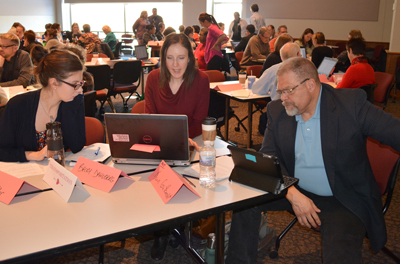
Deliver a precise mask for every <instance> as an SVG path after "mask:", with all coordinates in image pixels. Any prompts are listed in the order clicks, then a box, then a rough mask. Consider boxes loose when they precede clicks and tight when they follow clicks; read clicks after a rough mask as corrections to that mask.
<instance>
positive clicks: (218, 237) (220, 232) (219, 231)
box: [215, 213, 225, 264]
mask: <svg viewBox="0 0 400 264" xmlns="http://www.w3.org/2000/svg"><path fill="white" fill-rule="evenodd" d="M216 221H217V223H216V224H217V225H216V230H215V242H216V243H217V245H216V249H215V263H217V264H224V249H225V213H221V214H218V215H217V216H216Z"/></svg>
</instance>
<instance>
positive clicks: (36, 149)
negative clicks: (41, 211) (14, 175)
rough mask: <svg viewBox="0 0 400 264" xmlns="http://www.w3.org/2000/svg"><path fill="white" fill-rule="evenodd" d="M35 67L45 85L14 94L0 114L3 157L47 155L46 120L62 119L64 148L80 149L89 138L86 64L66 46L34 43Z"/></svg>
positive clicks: (0, 157) (40, 157)
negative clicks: (49, 48) (46, 47)
mask: <svg viewBox="0 0 400 264" xmlns="http://www.w3.org/2000/svg"><path fill="white" fill-rule="evenodd" d="M31 55H32V57H33V58H34V59H35V60H37V61H39V62H38V64H37V66H36V67H35V68H34V74H35V75H36V79H37V80H38V82H39V83H40V84H41V85H42V87H43V88H42V89H40V90H37V91H33V92H27V93H24V94H20V95H17V96H15V97H13V98H12V99H11V100H10V101H9V102H8V103H7V105H6V107H5V109H4V111H3V113H2V115H1V117H0V161H20V162H26V161H30V160H36V161H39V160H43V159H44V158H45V157H46V155H47V147H46V135H45V131H46V124H47V123H49V122H51V121H53V120H55V121H58V122H60V123H61V130H62V134H63V143H64V148H65V149H71V151H72V152H74V153H75V152H78V151H80V150H81V149H82V148H83V146H84V145H85V142H86V133H85V110H84V103H83V95H82V86H83V84H84V81H82V72H83V69H84V66H83V64H82V62H81V60H80V59H79V58H78V56H77V55H76V54H74V53H72V52H70V51H67V50H54V51H52V52H51V53H47V51H46V50H44V49H43V48H42V47H39V46H37V47H34V48H33V49H32V51H31Z"/></svg>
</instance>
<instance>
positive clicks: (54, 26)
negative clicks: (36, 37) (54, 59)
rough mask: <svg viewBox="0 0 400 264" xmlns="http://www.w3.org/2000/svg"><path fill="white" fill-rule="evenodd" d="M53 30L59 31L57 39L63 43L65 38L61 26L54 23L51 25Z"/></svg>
mask: <svg viewBox="0 0 400 264" xmlns="http://www.w3.org/2000/svg"><path fill="white" fill-rule="evenodd" d="M51 28H52V29H54V30H55V31H57V39H58V41H59V42H61V43H63V37H62V36H61V25H60V24H58V23H54V24H53V25H51Z"/></svg>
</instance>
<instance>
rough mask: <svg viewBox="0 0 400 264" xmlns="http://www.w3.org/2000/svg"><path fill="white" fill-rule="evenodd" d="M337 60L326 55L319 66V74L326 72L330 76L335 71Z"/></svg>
mask: <svg viewBox="0 0 400 264" xmlns="http://www.w3.org/2000/svg"><path fill="white" fill-rule="evenodd" d="M337 61H338V60H337V59H334V58H329V57H325V58H324V59H323V60H322V62H321V64H320V65H319V67H318V74H324V75H326V77H327V78H328V77H329V76H330V75H331V73H332V72H333V69H334V68H335V65H336V63H337Z"/></svg>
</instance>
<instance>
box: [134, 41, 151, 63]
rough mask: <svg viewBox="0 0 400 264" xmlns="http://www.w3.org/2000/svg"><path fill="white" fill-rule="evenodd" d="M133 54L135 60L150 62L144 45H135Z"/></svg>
mask: <svg viewBox="0 0 400 264" xmlns="http://www.w3.org/2000/svg"><path fill="white" fill-rule="evenodd" d="M135 56H136V59H137V60H141V61H143V62H144V63H151V61H150V60H149V55H148V54H147V46H146V45H139V46H135Z"/></svg>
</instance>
